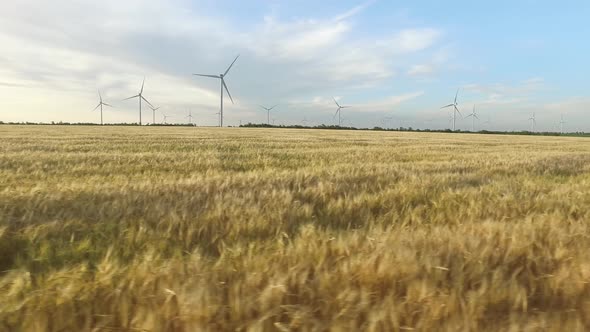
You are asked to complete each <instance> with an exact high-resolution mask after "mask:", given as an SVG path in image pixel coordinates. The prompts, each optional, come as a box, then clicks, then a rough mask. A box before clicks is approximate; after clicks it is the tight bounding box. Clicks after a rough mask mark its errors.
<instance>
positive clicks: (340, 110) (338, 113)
mask: <svg viewBox="0 0 590 332" xmlns="http://www.w3.org/2000/svg"><path fill="white" fill-rule="evenodd" d="M332 99H334V102H335V103H336V106H338V109H337V110H336V113H335V114H334V117H336V115H338V126H342V119H341V117H340V115H341V113H342V109H343V108H351V107H352V106H340V104H338V102H337V101H336V98H334V97H332Z"/></svg>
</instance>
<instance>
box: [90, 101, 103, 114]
mask: <svg viewBox="0 0 590 332" xmlns="http://www.w3.org/2000/svg"><path fill="white" fill-rule="evenodd" d="M100 105H102V103H99V104H98V106H96V107H95V108H94V109H93V110H92V111H93V112H94V111H96V110H97V109H98V108H99V107H100Z"/></svg>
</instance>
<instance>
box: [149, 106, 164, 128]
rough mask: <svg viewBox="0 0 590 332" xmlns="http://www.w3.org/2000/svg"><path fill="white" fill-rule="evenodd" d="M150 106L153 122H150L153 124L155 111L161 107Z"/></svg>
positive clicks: (154, 122)
mask: <svg viewBox="0 0 590 332" xmlns="http://www.w3.org/2000/svg"><path fill="white" fill-rule="evenodd" d="M150 108H151V109H152V116H153V119H152V121H153V122H152V124H154V125H155V124H156V111H157V110H159V109H160V108H162V107H152V106H150Z"/></svg>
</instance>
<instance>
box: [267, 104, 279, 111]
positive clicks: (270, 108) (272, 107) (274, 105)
mask: <svg viewBox="0 0 590 332" xmlns="http://www.w3.org/2000/svg"><path fill="white" fill-rule="evenodd" d="M277 106H279V105H274V106H273V107H271V108H270V110H269V111H272V110H273V109H274V108H275V107H277Z"/></svg>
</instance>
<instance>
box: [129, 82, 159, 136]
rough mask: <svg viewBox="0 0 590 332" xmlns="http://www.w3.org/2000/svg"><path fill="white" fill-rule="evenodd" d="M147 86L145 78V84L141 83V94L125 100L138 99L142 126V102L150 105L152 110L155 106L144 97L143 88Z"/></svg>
mask: <svg viewBox="0 0 590 332" xmlns="http://www.w3.org/2000/svg"><path fill="white" fill-rule="evenodd" d="M144 85H145V77H144V78H143V83H141V90H139V93H138V94H137V95H135V96H132V97H129V98H125V99H123V100H129V99H133V98H137V99H138V100H139V125H140V126H141V101H142V100H143V101H145V102H146V103H148V105H150V106H151V107H152V108H153V107H154V105H152V104H151V103H150V102H149V101H148V100H147V99H145V97H144V96H143V86H144Z"/></svg>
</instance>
